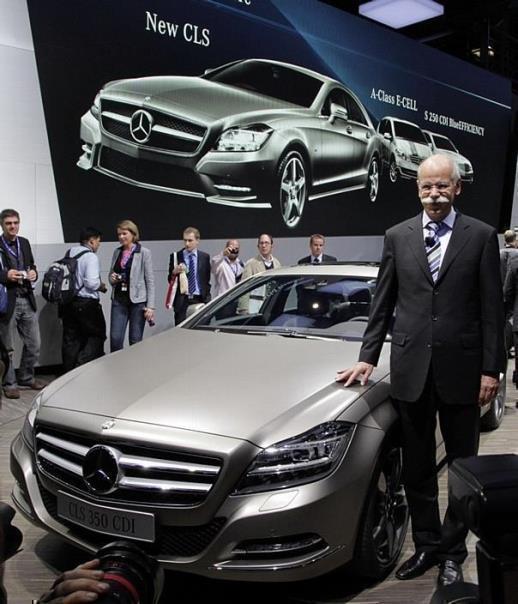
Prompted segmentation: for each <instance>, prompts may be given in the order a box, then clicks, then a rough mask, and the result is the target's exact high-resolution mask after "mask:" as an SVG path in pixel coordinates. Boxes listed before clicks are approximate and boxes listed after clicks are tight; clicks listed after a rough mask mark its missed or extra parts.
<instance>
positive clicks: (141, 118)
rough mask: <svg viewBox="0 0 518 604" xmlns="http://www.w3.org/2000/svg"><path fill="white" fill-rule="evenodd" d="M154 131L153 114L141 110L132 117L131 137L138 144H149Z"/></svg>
mask: <svg viewBox="0 0 518 604" xmlns="http://www.w3.org/2000/svg"><path fill="white" fill-rule="evenodd" d="M152 129H153V116H152V115H151V113H148V112H147V111H144V110H143V109H139V110H138V111H135V113H134V114H133V115H132V116H131V123H130V131H131V136H132V137H133V138H134V139H135V140H136V141H137V143H147V141H148V140H149V137H150V136H151V131H152Z"/></svg>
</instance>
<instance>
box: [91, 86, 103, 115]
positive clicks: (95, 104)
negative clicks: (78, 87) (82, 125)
mask: <svg viewBox="0 0 518 604" xmlns="http://www.w3.org/2000/svg"><path fill="white" fill-rule="evenodd" d="M100 105H101V91H99V92H98V93H97V94H96V95H95V99H94V102H93V103H92V106H91V107H90V112H91V113H92V115H93V116H94V117H99V110H100Z"/></svg>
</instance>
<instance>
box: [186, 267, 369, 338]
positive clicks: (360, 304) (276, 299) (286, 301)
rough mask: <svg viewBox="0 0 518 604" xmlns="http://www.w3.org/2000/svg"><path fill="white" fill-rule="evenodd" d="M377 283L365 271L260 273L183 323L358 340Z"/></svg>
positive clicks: (204, 327) (294, 335)
mask: <svg viewBox="0 0 518 604" xmlns="http://www.w3.org/2000/svg"><path fill="white" fill-rule="evenodd" d="M375 286H376V281H375V279H372V278H368V277H365V278H364V277H344V276H336V275H333V276H330V275H300V274H299V275H274V276H270V275H268V274H263V275H262V276H260V277H258V278H255V279H252V280H249V281H246V282H244V283H242V284H241V285H238V286H237V287H236V288H234V289H233V290H231V291H229V292H228V293H227V294H226V295H224V296H223V297H222V298H220V299H219V300H217V301H215V302H214V303H212V304H211V305H210V306H208V307H207V308H206V309H204V310H202V311H200V313H198V314H197V315H195V316H194V317H193V318H192V319H191V320H190V321H189V322H188V323H187V324H186V325H185V327H188V328H190V329H213V330H230V331H235V332H244V333H253V334H257V335H261V334H265V335H266V334H271V333H274V334H280V335H286V336H290V337H319V338H320V337H324V338H333V339H335V338H338V339H347V340H361V339H362V337H363V333H364V331H365V327H366V325H367V317H368V315H369V310H370V305H371V301H372V297H373V294H374V289H375Z"/></svg>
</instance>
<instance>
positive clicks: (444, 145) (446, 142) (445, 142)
mask: <svg viewBox="0 0 518 604" xmlns="http://www.w3.org/2000/svg"><path fill="white" fill-rule="evenodd" d="M433 140H434V142H435V146H436V147H437V149H444V150H446V151H454V152H455V153H457V149H456V148H455V145H454V144H453V143H452V142H451V140H450V139H449V138H446V137H443V136H434V137H433Z"/></svg>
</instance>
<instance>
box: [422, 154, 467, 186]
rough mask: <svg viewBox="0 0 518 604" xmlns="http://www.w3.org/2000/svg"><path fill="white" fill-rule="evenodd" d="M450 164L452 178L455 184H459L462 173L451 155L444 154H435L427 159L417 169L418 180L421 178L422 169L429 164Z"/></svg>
mask: <svg viewBox="0 0 518 604" xmlns="http://www.w3.org/2000/svg"><path fill="white" fill-rule="evenodd" d="M440 163H443V164H448V166H449V167H450V170H451V178H452V180H453V181H454V182H459V180H460V171H459V166H458V164H457V162H456V161H454V160H453V159H452V158H451V157H450V156H449V155H445V154H444V153H434V154H433V155H430V157H427V158H426V159H425V160H423V161H422V162H421V163H420V164H419V168H417V180H418V181H419V180H420V178H421V171H422V170H421V168H422V167H423V166H424V165H427V164H440Z"/></svg>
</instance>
